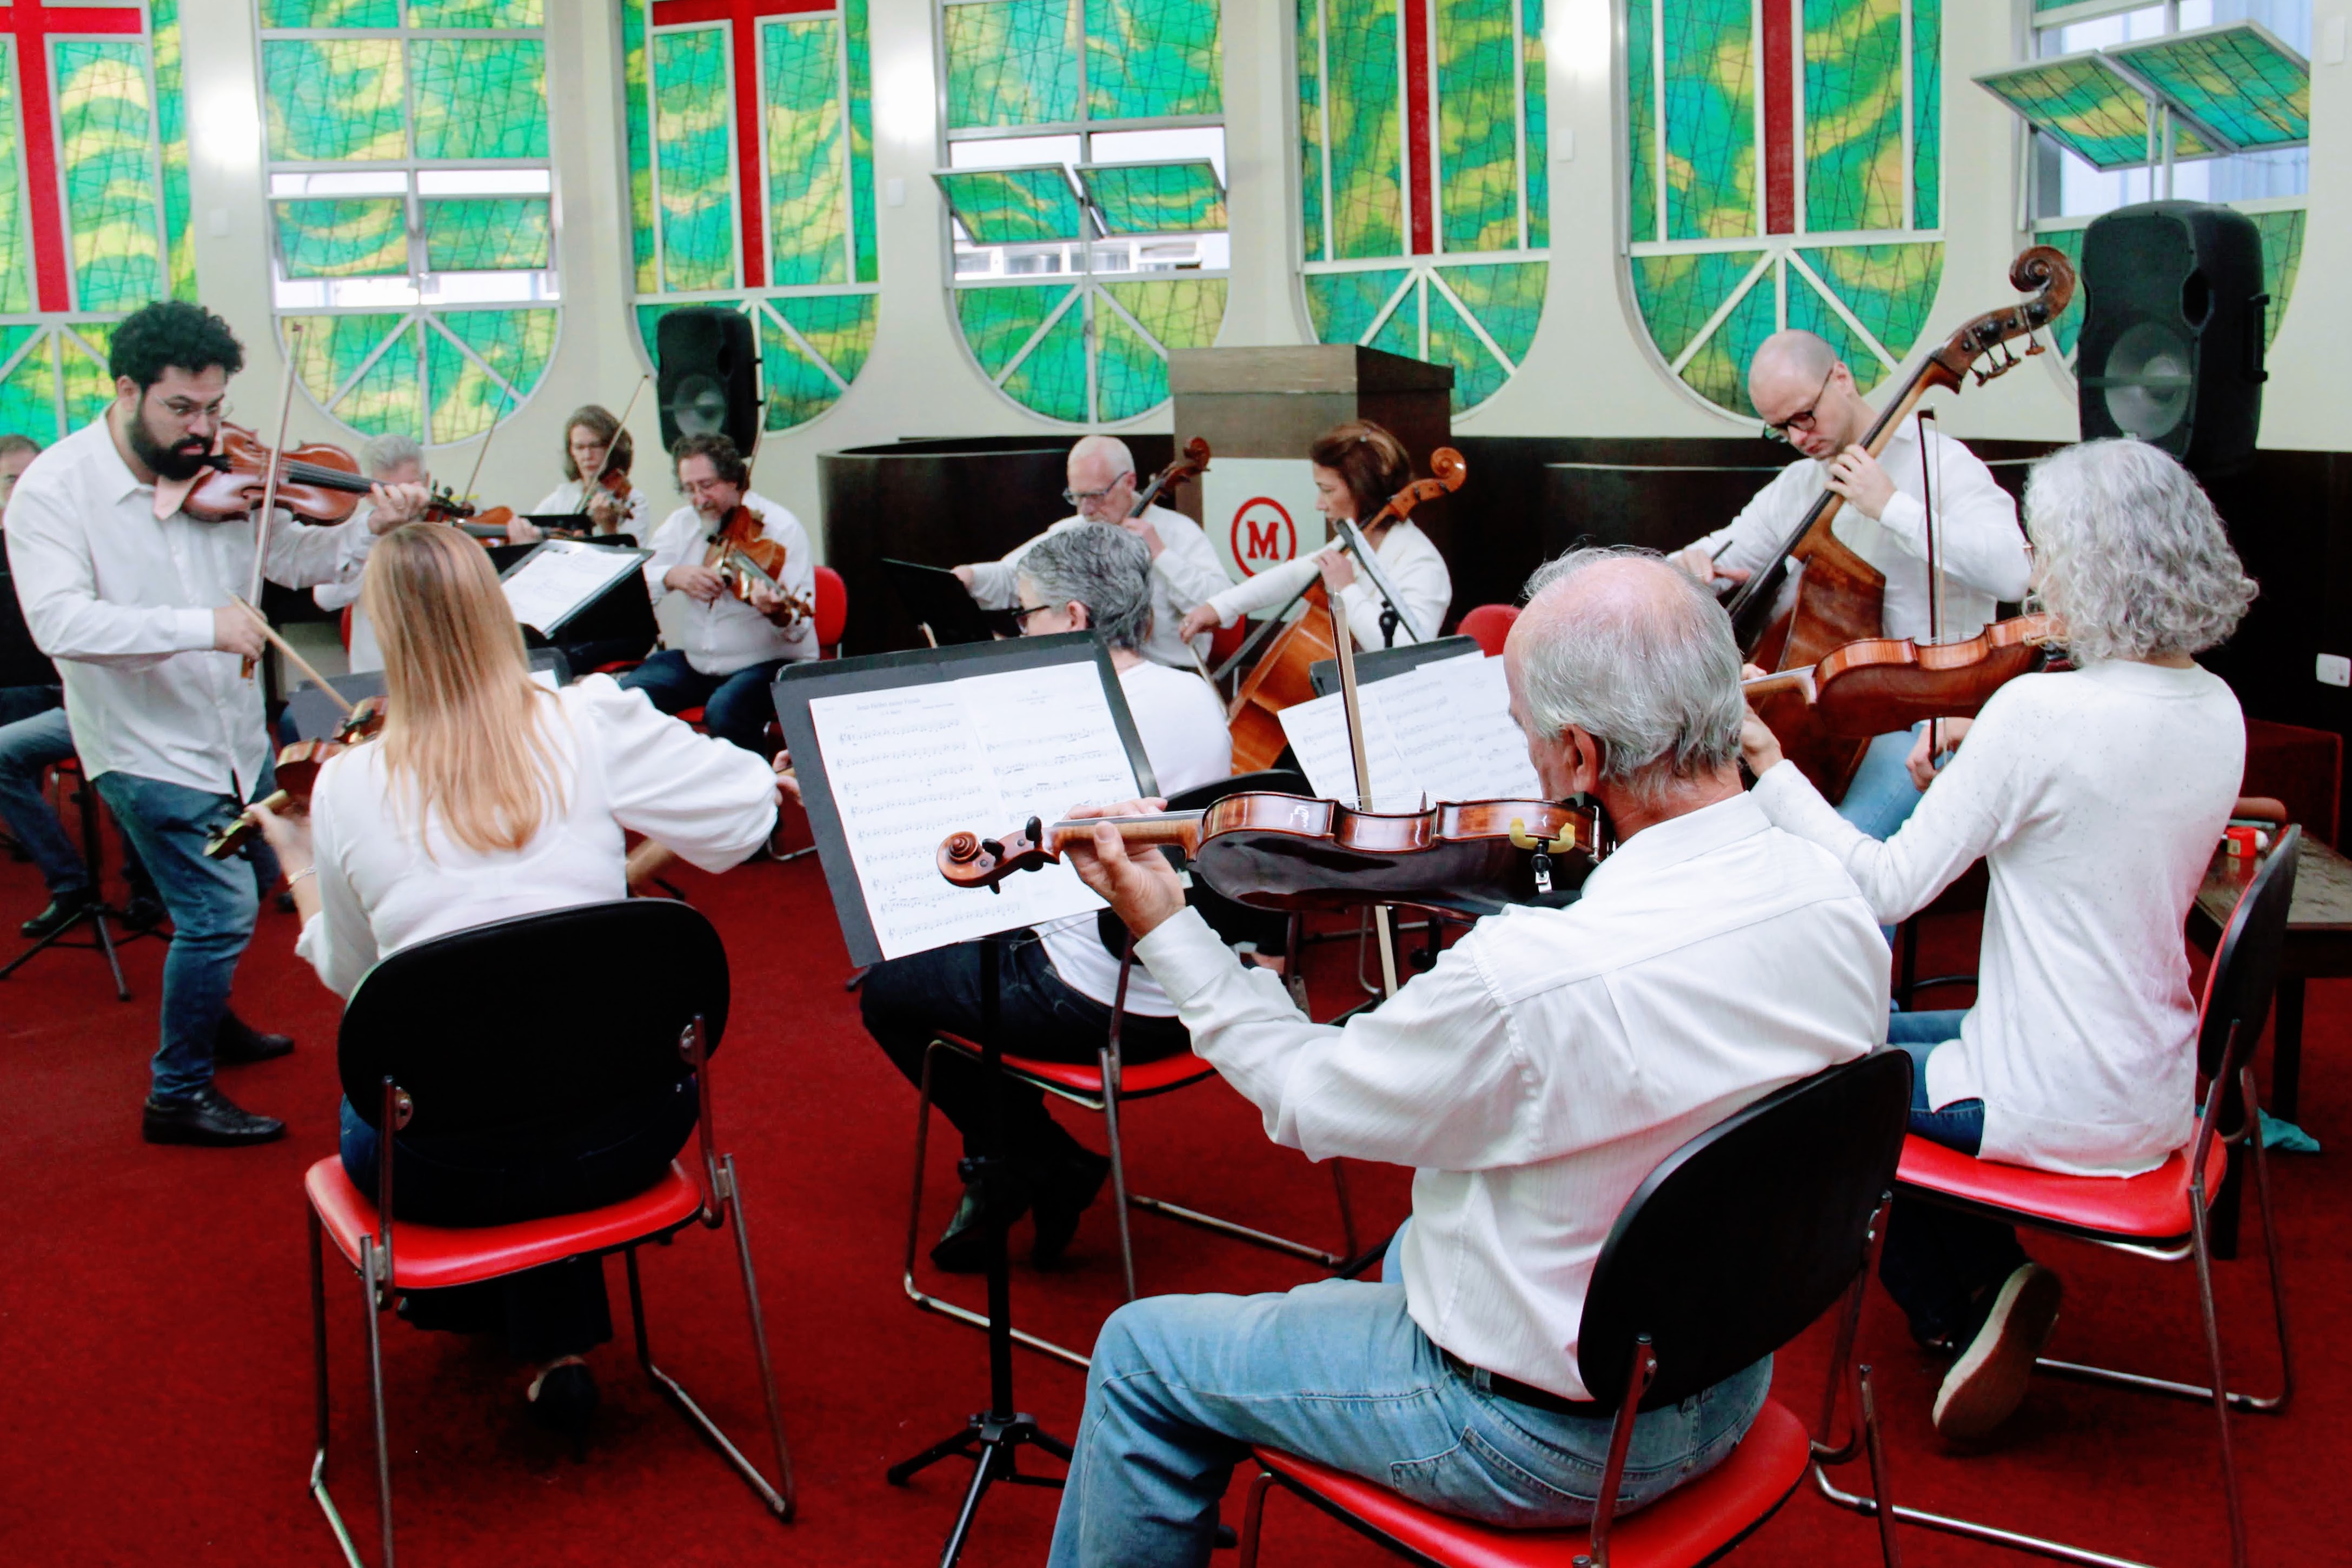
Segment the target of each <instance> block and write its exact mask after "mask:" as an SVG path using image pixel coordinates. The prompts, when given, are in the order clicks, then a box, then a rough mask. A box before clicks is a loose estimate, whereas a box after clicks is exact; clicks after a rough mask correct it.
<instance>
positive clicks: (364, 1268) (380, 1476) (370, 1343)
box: [360, 1236, 393, 1568]
mask: <svg viewBox="0 0 2352 1568" xmlns="http://www.w3.org/2000/svg"><path fill="white" fill-rule="evenodd" d="M375 1260H376V1251H375V1237H372V1236H363V1237H360V1300H362V1302H364V1303H366V1306H367V1347H368V1396H369V1399H370V1401H371V1402H372V1403H373V1406H374V1410H375V1489H376V1497H377V1500H378V1502H377V1506H378V1507H379V1508H381V1509H382V1510H383V1568H393V1546H392V1438H391V1435H390V1433H389V1432H388V1431H387V1429H386V1423H385V1421H384V1414H383V1308H384V1304H385V1302H384V1298H383V1296H380V1295H379V1294H378V1293H377V1291H376V1261H375ZM384 1283H385V1285H386V1287H387V1288H389V1286H390V1284H391V1281H390V1280H388V1279H387V1280H386V1281H384Z"/></svg>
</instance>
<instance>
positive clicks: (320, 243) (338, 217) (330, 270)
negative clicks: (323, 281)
mask: <svg viewBox="0 0 2352 1568" xmlns="http://www.w3.org/2000/svg"><path fill="white" fill-rule="evenodd" d="M270 205H271V206H272V207H273V208H274V209H275V210H276V214H277V217H278V265H279V267H280V268H283V269H284V271H285V274H286V276H287V277H289V278H385V277H404V276H405V275H406V274H407V271H408V207H407V204H406V203H405V202H404V201H403V200H402V199H401V198H400V197H398V196H383V197H350V198H338V199H335V200H331V201H299V202H273V203H272V204H270Z"/></svg>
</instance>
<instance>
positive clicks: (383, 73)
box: [260, 0, 561, 444]
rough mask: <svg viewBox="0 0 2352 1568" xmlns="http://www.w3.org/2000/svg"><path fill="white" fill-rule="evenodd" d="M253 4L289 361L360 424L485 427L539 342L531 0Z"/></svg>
mask: <svg viewBox="0 0 2352 1568" xmlns="http://www.w3.org/2000/svg"><path fill="white" fill-rule="evenodd" d="M260 18H261V79H262V97H263V110H264V121H265V126H266V141H267V144H268V159H269V163H268V183H269V196H270V201H269V212H270V220H271V221H270V228H271V234H272V237H273V262H274V268H275V276H274V279H273V284H274V289H275V296H276V303H277V310H278V320H279V321H280V322H281V324H291V323H295V322H299V323H300V324H301V326H302V329H303V330H302V332H301V334H300V335H299V338H298V337H296V336H294V335H293V334H291V333H289V334H288V341H289V342H290V343H292V344H293V345H294V354H295V369H296V375H297V378H298V379H299V381H300V382H301V383H302V385H303V388H304V390H305V391H307V392H308V393H309V394H310V396H311V398H312V399H313V400H315V401H316V402H317V403H318V404H319V405H320V407H321V408H324V409H325V410H326V411H327V412H328V413H329V414H331V415H332V416H334V417H336V418H337V419H339V420H341V421H342V423H343V424H345V425H347V426H351V427H352V429H354V430H356V431H358V432H360V433H361V434H362V435H367V436H376V435H383V434H387V433H397V434H400V435H404V436H412V437H415V438H416V439H418V440H420V441H426V442H431V443H435V444H446V443H448V442H452V441H462V440H466V439H467V438H468V437H474V436H479V435H481V434H483V433H484V432H486V431H488V429H489V428H490V426H492V425H494V424H495V423H497V422H498V421H499V420H500V419H502V418H505V417H506V416H509V415H510V414H512V413H513V412H514V411H515V410H516V409H517V408H518V407H520V406H521V405H522V403H523V402H524V400H525V399H527V398H529V397H530V395H531V393H532V392H533V391H534V390H535V389H536V388H537V387H538V386H539V384H540V382H541V379H542V378H543V377H544V376H545V375H546V374H547V366H548V363H549V362H550V361H551V359H553V357H554V354H555V335H556V328H557V324H558V312H559V310H560V309H561V307H560V305H559V303H558V301H559V300H560V299H561V292H560V290H559V288H558V279H557V274H556V267H555V216H554V207H553V192H554V176H553V174H552V171H551V164H550V163H549V142H548V104H547V45H546V41H545V38H544V37H543V35H542V29H543V26H544V24H545V21H546V16H545V8H544V5H543V4H542V0H262V4H261V6H260Z"/></svg>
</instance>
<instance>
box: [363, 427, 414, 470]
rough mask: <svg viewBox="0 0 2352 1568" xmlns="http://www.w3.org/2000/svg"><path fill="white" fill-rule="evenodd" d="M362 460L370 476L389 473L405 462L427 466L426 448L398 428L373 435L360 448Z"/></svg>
mask: <svg viewBox="0 0 2352 1568" xmlns="http://www.w3.org/2000/svg"><path fill="white" fill-rule="evenodd" d="M360 460H361V461H362V463H364V464H365V465H366V466H367V471H368V475H369V477H370V478H372V479H373V478H374V477H376V476H378V475H382V474H388V473H390V472H392V470H393V469H394V468H398V467H400V465H401V464H403V463H415V465H416V466H417V467H418V468H423V467H424V466H425V448H424V447H420V446H418V445H417V444H416V437H414V436H404V435H402V434H401V433H400V432H398V431H397V430H392V431H387V432H385V433H384V434H383V435H381V436H372V437H369V438H368V444H367V445H366V446H364V447H361V448H360Z"/></svg>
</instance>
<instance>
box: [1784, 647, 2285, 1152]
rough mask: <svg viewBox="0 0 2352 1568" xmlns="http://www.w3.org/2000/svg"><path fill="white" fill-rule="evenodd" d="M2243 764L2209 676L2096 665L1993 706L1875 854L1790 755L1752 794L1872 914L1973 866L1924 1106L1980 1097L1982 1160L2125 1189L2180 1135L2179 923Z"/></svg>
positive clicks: (2193, 1063) (2188, 1021) (1874, 846)
mask: <svg viewBox="0 0 2352 1568" xmlns="http://www.w3.org/2000/svg"><path fill="white" fill-rule="evenodd" d="M2245 756H2246V727H2245V721H2244V720H2243V718H2242V717H2241V716H2240V714H2239V711H2238V700H2237V698H2236V697H2235V696H2233V695H2231V691H2230V689H2229V687H2228V686H2226V685H2225V684H2223V683H2222V681H2221V679H2220V678H2219V677H2217V676H2213V675H2210V674H2208V673H2207V672H2206V671H2204V670H2202V669H2198V668H2188V669H2165V668H2160V667H2158V666H2156V665H2149V664H2136V663H2130V662H2121V661H2110V662H2107V663H2103V664H2094V665H2090V666H2088V667H2086V668H2083V669H2079V670H2075V671H2073V672H2071V673H2068V674H2063V675H2028V676H2024V677H2021V678H2020V679H2016V680H2012V681H2011V682H2010V683H2009V684H2008V685H2007V686H2004V687H2002V688H2001V689H2000V690H1999V691H1997V692H1995V693H1994V694H1993V699H1992V700H1991V701H1990V702H1988V703H1986V704H1985V707H1984V711H1983V713H1982V715H1981V716H1980V717H1979V718H1978V720H1977V721H1976V723H1975V725H1974V726H1972V727H1971V728H1970V729H1969V732H1968V736H1967V738H1966V740H1965V741H1964V742H1962V744H1961V746H1960V749H1959V751H1958V752H1957V753H1955V754H1954V756H1953V758H1952V760H1951V762H1950V763H1948V764H1947V765H1946V767H1945V768H1944V770H1943V772H1941V773H1937V775H1936V782H1935V784H1933V785H1931V786H1930V787H1929V788H1928V790H1927V795H1925V796H1923V797H1922V798H1921V800H1920V802H1919V808H1918V809H1917V810H1916V811H1915V812H1913V813H1912V814H1911V817H1910V820H1909V821H1907V822H1906V823H1905V824H1904V825H1903V826H1902V829H1901V830H1900V831H1899V832H1897V833H1896V834H1895V837H1892V838H1890V839H1888V840H1886V841H1885V843H1883V844H1882V843H1880V842H1879V841H1878V840H1876V839H1874V838H1869V837H1864V835H1863V834H1861V833H1859V832H1857V831H1856V830H1855V829H1854V827H1853V826H1852V825H1851V824H1849V823H1848V822H1846V821H1845V820H1844V819H1843V817H1841V816H1838V814H1837V813H1836V812H1835V811H1833V810H1832V809H1831V807H1830V805H1828V803H1827V802H1825V801H1823V800H1822V797H1821V795H1819V794H1818V793H1817V792H1816V791H1815V790H1814V789H1813V786H1812V785H1811V784H1809V783H1807V782H1806V780H1805V776H1804V775H1803V774H1802V773H1799V772H1798V771H1797V769H1796V766H1795V764H1793V763H1786V762H1784V763H1780V765H1778V766H1777V767H1774V768H1771V769H1769V770H1768V771H1767V772H1766V773H1765V774H1764V776H1763V777H1762V778H1761V779H1759V780H1758V781H1757V784H1756V791H1755V799H1756V802H1757V805H1759V806H1760V807H1761V808H1762V809H1763V810H1764V812H1765V813H1766V815H1768V816H1770V817H1771V818H1772V820H1773V821H1774V822H1776V823H1779V824H1780V826H1783V827H1786V828H1788V829H1789V830H1790V832H1793V833H1800V834H1802V835H1803V836H1804V837H1807V838H1810V839H1812V840H1813V841H1815V842H1816V843H1819V844H1822V845H1823V846H1825V847H1828V848H1829V850H1830V851H1831V852H1832V854H1834V855H1836V856H1837V858H1839V859H1840V860H1841V861H1843V863H1844V865H1845V868H1846V869H1847V871H1848V872H1850V873H1852V875H1853V879H1854V880H1855V881H1856V882H1858V883H1859V884H1861V887H1862V890H1863V893H1864V896H1865V897H1866V898H1868V899H1869V900H1870V903H1871V908H1872V911H1873V913H1874V914H1875V915H1876V916H1877V918H1878V919H1880V920H1883V921H1899V920H1902V919H1904V918H1905V917H1906V916H1907V915H1910V914H1911V913H1913V912H1914V911H1915V910H1918V909H1920V908H1922V907H1924V906H1925V905H1926V904H1927V902H1928V900H1931V899H1933V898H1934V897H1935V896H1936V895H1937V893H1939V892H1941V891H1943V889H1945V887H1946V886H1948V884H1949V883H1950V882H1951V880H1952V879H1953V878H1955V877H1957V876H1958V875H1959V874H1960V873H1961V872H1962V871H1964V870H1966V869H1967V868H1969V865H1970V863H1972V862H1973V861H1975V860H1976V859H1977V858H1978V857H1979V856H1981V857H1983V858H1984V861H1985V867H1986V869H1987V871H1988V872H1990V876H1991V879H1992V891H1991V896H1990V899H1989V900H1987V902H1986V905H1985V918H1984V940H1983V945H1982V951H1981V952H1980V953H1979V957H1978V960H1977V976H1978V978H1977V1005H1975V1006H1974V1007H1972V1008H1970V1009H1969V1016H1968V1018H1967V1020H1966V1021H1965V1022H1964V1023H1963V1024H1962V1025H1961V1027H1960V1037H1959V1039H1958V1041H1956V1042H1954V1043H1952V1044H1949V1045H1943V1046H1938V1047H1936V1049H1935V1052H1934V1054H1932V1055H1931V1056H1929V1057H1928V1058H1927V1098H1928V1102H1929V1103H1930V1104H1931V1105H1934V1106H1936V1107H1937V1108H1939V1109H1940V1108H1941V1107H1943V1106H1946V1105H1948V1104H1950V1103H1951V1102H1952V1101H1954V1100H1983V1101H1984V1105H1985V1127H1984V1144H1983V1153H1984V1156H1985V1158H1987V1159H1990V1160H2001V1161H2006V1162H2008V1163H2011V1164H2017V1165H2032V1166H2036V1167H2039V1168H2041V1169H2042V1170H2049V1171H2066V1172H2071V1173H2074V1174H2076V1175H2116V1176H2128V1175H2134V1174H2137V1173H2139V1172H2142V1171H2147V1170H2153V1169H2154V1168H2155V1167H2157V1166H2158V1165H2160V1164H2162V1163H2164V1161H2165V1158H2166V1156H2168V1155H2169V1154H2170V1153H2171V1152H2173V1151H2174V1150H2175V1149H2178V1148H2179V1147H2181V1146H2182V1145H2183V1144H2185V1143H2187V1142H2189V1132H2190V1130H2191V1123H2192V1121H2193V1120H2194V1116H2193V1112H2194V1107H2195V1104H2196V1094H2197V1087H2196V1077H2197V1047H2196V1040H2197V1003H2196V999H2195V998H2194V997H2193V996H2191V995H2190V994H2189V960H2188V957H2187V955H2186V954H2185V953H2184V952H2183V951H2182V946H2181V925H2182V922H2183V921H2186V920H2187V919H2188V917H2189V904H2190V903H2191V902H2192V901H2194V900H2195V899H2196V897H2197V888H2198V884H2199V883H2200V882H2201V881H2203V880H2204V877H2205V867H2206V863H2207V862H2208V861H2209V860H2210V859H2211V858H2212V855H2213V848H2214V846H2215V845H2216V844H2217V843H2219V842H2220V840H2221V828H2222V826H2223V825H2224V824H2225V823H2227V821H2228V820H2229V816H2230V808H2231V805H2233V804H2235V802H2236V800H2237V798H2238V787H2239V783H2240V781H2241V779H2242V777H2243V774H2244V771H2245Z"/></svg>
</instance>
